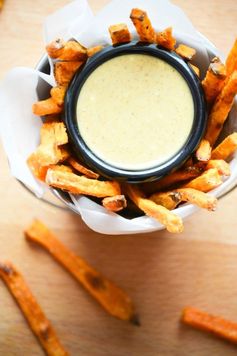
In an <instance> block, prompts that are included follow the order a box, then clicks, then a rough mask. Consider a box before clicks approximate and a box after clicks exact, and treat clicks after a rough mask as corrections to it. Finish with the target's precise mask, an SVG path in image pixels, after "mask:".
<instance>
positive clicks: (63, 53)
mask: <svg viewBox="0 0 237 356" xmlns="http://www.w3.org/2000/svg"><path fill="white" fill-rule="evenodd" d="M46 51H47V52H48V54H49V56H50V57H51V58H54V59H60V60H62V61H83V60H86V58H87V53H86V49H85V48H84V47H82V46H81V45H80V43H78V42H76V41H68V42H64V41H62V40H60V39H58V40H56V41H53V42H51V43H50V44H48V45H47V46H46Z"/></svg>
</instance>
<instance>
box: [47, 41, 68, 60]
mask: <svg viewBox="0 0 237 356" xmlns="http://www.w3.org/2000/svg"><path fill="white" fill-rule="evenodd" d="M64 47H65V42H64V41H63V39H61V38H57V39H56V40H55V41H52V42H51V43H49V44H48V45H47V46H46V51H47V52H48V55H49V57H51V58H54V59H55V58H58V57H59V56H60V54H61V53H62V52H63V49H64Z"/></svg>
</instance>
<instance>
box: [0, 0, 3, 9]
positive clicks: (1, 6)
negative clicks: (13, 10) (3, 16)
mask: <svg viewBox="0 0 237 356" xmlns="http://www.w3.org/2000/svg"><path fill="white" fill-rule="evenodd" d="M3 4H4V0H0V11H1V10H2V8H3Z"/></svg>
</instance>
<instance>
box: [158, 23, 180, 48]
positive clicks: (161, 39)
mask: <svg viewBox="0 0 237 356" xmlns="http://www.w3.org/2000/svg"><path fill="white" fill-rule="evenodd" d="M156 43H157V44H158V45H159V46H162V47H164V48H166V49H168V50H169V51H174V49H175V44H176V39H175V38H174V37H173V35H172V27H168V28H166V29H165V30H164V31H161V32H158V33H157V35H156Z"/></svg>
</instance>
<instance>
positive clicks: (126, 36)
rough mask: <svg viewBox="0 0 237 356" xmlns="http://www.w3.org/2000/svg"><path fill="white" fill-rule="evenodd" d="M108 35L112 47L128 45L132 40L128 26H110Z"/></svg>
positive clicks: (122, 24)
mask: <svg viewBox="0 0 237 356" xmlns="http://www.w3.org/2000/svg"><path fill="white" fill-rule="evenodd" d="M109 33H110V37H111V40H112V43H113V45H118V44H120V43H128V42H130V41H131V39H132V37H131V34H130V32H129V29H128V26H127V25H126V24H124V23H121V24H118V25H112V26H110V27H109Z"/></svg>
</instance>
